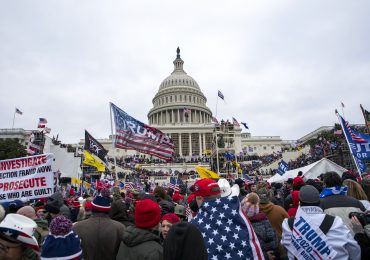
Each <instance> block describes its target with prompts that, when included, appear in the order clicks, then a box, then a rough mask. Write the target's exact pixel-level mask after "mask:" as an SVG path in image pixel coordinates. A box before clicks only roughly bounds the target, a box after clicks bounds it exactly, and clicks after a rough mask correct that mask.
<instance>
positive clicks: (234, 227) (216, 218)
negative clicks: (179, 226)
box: [190, 196, 263, 259]
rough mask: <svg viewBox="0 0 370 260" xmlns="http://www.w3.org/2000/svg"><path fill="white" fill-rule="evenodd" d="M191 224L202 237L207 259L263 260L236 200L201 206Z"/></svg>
mask: <svg viewBox="0 0 370 260" xmlns="http://www.w3.org/2000/svg"><path fill="white" fill-rule="evenodd" d="M190 223H192V224H194V225H196V226H197V228H198V229H199V231H200V232H201V233H202V236H203V239H204V243H205V245H206V247H207V252H208V259H263V252H262V250H261V246H260V243H259V241H258V238H257V236H256V233H255V232H254V230H253V227H252V225H251V223H250V222H249V220H248V219H247V217H246V216H245V214H244V213H243V212H242V210H241V208H240V202H239V199H238V197H236V196H235V197H224V198H217V199H215V200H211V201H205V202H203V203H202V205H201V207H200V209H199V211H198V214H197V215H196V217H195V218H193V219H192V220H191V221H190Z"/></svg>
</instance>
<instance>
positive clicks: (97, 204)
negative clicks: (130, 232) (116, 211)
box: [91, 188, 112, 212]
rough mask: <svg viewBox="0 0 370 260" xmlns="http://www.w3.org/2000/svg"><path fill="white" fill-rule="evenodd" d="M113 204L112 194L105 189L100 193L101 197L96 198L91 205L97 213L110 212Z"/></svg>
mask: <svg viewBox="0 0 370 260" xmlns="http://www.w3.org/2000/svg"><path fill="white" fill-rule="evenodd" d="M111 202H112V199H111V198H110V192H109V190H108V189H106V188H104V189H102V191H101V192H100V196H96V198H95V199H94V200H93V202H92V203H91V205H92V210H93V211H95V212H109V211H110V210H111V205H110V203H111Z"/></svg>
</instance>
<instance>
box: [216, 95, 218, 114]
mask: <svg viewBox="0 0 370 260" xmlns="http://www.w3.org/2000/svg"><path fill="white" fill-rule="evenodd" d="M217 105H218V95H217V99H216V118H217Z"/></svg>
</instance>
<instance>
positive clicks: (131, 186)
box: [124, 181, 135, 190]
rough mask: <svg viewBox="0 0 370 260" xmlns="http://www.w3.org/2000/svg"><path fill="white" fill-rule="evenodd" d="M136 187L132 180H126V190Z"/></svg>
mask: <svg viewBox="0 0 370 260" xmlns="http://www.w3.org/2000/svg"><path fill="white" fill-rule="evenodd" d="M134 188H135V187H134V184H133V183H132V182H130V181H126V182H125V185H124V189H125V190H133V189H134Z"/></svg>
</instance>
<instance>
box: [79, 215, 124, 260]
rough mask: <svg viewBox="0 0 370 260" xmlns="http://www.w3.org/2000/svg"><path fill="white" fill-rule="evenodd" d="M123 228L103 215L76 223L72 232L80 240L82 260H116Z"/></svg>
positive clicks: (93, 216)
mask: <svg viewBox="0 0 370 260" xmlns="http://www.w3.org/2000/svg"><path fill="white" fill-rule="evenodd" d="M124 230H125V226H124V225H123V224H121V223H119V222H117V221H115V220H112V219H110V218H109V216H108V215H107V214H104V213H94V215H92V216H91V217H90V218H89V219H86V220H83V221H80V222H77V223H75V224H74V226H73V231H74V232H76V233H77V235H78V236H79V237H80V238H81V246H82V251H83V259H84V260H95V259H96V260H101V259H104V260H110V259H112V260H113V259H116V255H117V252H118V249H119V244H120V242H121V240H122V234H123V232H124Z"/></svg>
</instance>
